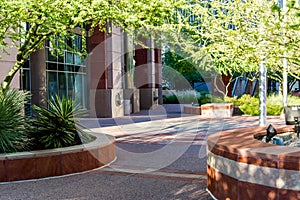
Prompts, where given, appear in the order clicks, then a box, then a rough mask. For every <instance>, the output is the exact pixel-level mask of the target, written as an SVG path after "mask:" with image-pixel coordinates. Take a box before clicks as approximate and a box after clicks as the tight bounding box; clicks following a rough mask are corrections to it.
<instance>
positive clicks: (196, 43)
mask: <svg viewBox="0 0 300 200" xmlns="http://www.w3.org/2000/svg"><path fill="white" fill-rule="evenodd" d="M189 2H190V5H189V6H186V8H185V10H183V11H181V12H177V19H178V23H179V24H181V34H179V35H177V36H179V37H180V38H179V39H178V38H176V40H173V41H174V42H175V43H177V44H178V45H179V46H180V48H181V49H182V50H183V51H185V52H186V53H187V54H188V55H189V56H190V57H191V58H192V59H193V60H194V61H195V62H199V63H201V62H203V60H205V65H198V66H200V67H201V66H202V68H201V69H202V70H214V71H215V72H216V73H218V74H225V75H228V74H229V75H231V76H232V75H233V74H234V73H238V74H245V73H248V74H250V73H252V72H258V71H259V69H258V66H259V63H260V62H261V61H264V62H265V64H266V66H267V69H268V72H269V73H268V74H269V77H271V78H273V79H275V80H278V81H281V82H282V74H283V67H282V62H283V57H286V58H287V59H288V61H289V66H290V67H289V69H288V73H289V75H290V76H293V77H299V59H298V58H297V55H298V52H299V44H298V43H299V42H298V41H299V36H300V32H299V25H297V24H298V20H299V18H298V17H297V12H299V11H297V9H299V8H298V7H296V3H295V1H289V2H290V3H289V4H288V9H287V10H286V11H284V10H282V9H281V8H280V7H279V6H278V4H277V3H278V1H277V0H276V1H275V0H274V1H270V0H264V1H261V0H246V1H224V0H214V1H208V0H195V1H189ZM176 28H177V27H176ZM173 32H178V30H173ZM172 36H173V37H174V34H172ZM183 40H184V42H183ZM284 52H287V54H285V53H284ZM254 77H255V76H254Z"/></svg>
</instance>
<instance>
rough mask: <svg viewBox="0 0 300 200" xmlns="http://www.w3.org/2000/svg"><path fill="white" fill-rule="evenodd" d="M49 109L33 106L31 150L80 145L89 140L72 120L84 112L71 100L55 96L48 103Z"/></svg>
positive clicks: (80, 126) (80, 127) (79, 126)
mask: <svg viewBox="0 0 300 200" xmlns="http://www.w3.org/2000/svg"><path fill="white" fill-rule="evenodd" d="M48 105H49V109H47V108H43V107H38V106H35V105H34V106H33V110H34V112H36V114H35V115H34V117H33V119H32V120H31V126H32V128H31V129H32V130H31V131H30V132H31V134H30V135H31V138H32V148H34V149H50V148H60V147H67V146H72V145H78V144H82V139H86V140H90V139H91V138H90V137H89V136H88V135H87V134H86V133H85V132H84V131H83V130H82V128H83V126H82V125H80V124H79V123H78V122H77V121H76V120H75V119H74V118H77V117H81V116H82V115H83V114H84V113H85V112H84V111H80V107H79V105H78V104H76V103H75V102H74V101H73V100H72V99H66V98H65V97H63V98H62V99H60V98H59V97H58V96H57V95H56V96H55V97H54V98H52V99H51V100H50V101H48Z"/></svg>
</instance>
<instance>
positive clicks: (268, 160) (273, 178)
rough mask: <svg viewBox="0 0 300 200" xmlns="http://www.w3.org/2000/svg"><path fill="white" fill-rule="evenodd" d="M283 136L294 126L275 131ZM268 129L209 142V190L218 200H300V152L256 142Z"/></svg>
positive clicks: (217, 136)
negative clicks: (282, 133)
mask: <svg viewBox="0 0 300 200" xmlns="http://www.w3.org/2000/svg"><path fill="white" fill-rule="evenodd" d="M275 128H276V130H277V131H278V132H279V133H280V132H288V131H294V129H293V126H280V127H275ZM265 134H266V128H265V127H263V128H262V127H251V128H242V129H235V130H228V131H223V132H220V133H216V134H214V135H211V136H209V137H208V140H207V189H208V190H209V192H210V193H211V194H212V195H213V196H214V197H215V198H217V199H220V200H221V199H231V200H234V199H239V200H245V199H255V200H259V199H262V200H265V199H270V200H271V199H276V200H281V199H290V200H296V199H300V148H299V147H288V146H277V145H273V144H268V143H264V142H261V141H259V140H256V139H255V136H259V135H265Z"/></svg>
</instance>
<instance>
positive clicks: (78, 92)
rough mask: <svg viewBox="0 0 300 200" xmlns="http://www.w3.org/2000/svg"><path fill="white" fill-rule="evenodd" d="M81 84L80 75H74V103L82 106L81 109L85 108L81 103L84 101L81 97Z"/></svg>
mask: <svg viewBox="0 0 300 200" xmlns="http://www.w3.org/2000/svg"><path fill="white" fill-rule="evenodd" d="M82 86H83V84H82V75H81V74H76V75H75V101H76V103H78V104H80V105H82V106H83V107H85V106H84V105H83V101H82V99H84V96H83V91H82V90H83V87H82Z"/></svg>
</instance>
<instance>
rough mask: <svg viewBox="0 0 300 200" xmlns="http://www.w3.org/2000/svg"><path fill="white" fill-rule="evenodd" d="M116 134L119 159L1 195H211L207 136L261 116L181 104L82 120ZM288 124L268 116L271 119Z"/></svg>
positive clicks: (5, 188)
mask: <svg viewBox="0 0 300 200" xmlns="http://www.w3.org/2000/svg"><path fill="white" fill-rule="evenodd" d="M81 122H82V123H83V124H84V125H85V126H87V127H88V128H89V129H90V130H92V131H97V132H101V133H107V134H110V135H114V136H115V137H116V141H117V158H116V160H115V161H114V162H112V163H111V164H110V165H109V166H106V167H104V168H101V169H95V170H92V171H89V172H84V173H80V174H73V175H68V176H63V177H56V178H46V179H41V180H33V181H21V182H14V183H4V184H1V185H0V199H65V200H71V199H72V200H83V199H95V200H96V199H105V200H106V199H128V200H129V199H211V197H210V196H209V194H208V193H207V192H206V190H205V189H206V156H205V155H206V150H205V145H206V142H205V140H206V137H207V136H208V135H210V134H213V133H217V132H219V131H222V130H227V129H234V128H240V127H251V126H258V117H249V116H233V117H231V118H220V119H218V118H215V119H210V118H204V117H202V116H199V115H187V114H183V113H182V112H181V108H180V106H178V105H166V106H156V107H155V108H153V109H152V110H149V111H142V112H140V113H138V114H132V115H130V116H126V117H120V118H114V119H112V118H105V119H104V118H103V119H82V120H81ZM270 123H271V124H284V120H283V119H281V118H280V117H268V119H267V124H270Z"/></svg>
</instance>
